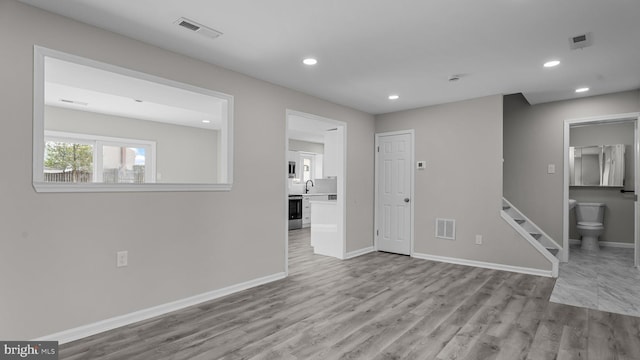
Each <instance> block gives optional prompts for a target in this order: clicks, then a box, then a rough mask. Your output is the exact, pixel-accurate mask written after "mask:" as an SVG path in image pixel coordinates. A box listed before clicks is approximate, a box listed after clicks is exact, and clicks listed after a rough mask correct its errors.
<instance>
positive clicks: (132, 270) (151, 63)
mask: <svg viewBox="0 0 640 360" xmlns="http://www.w3.org/2000/svg"><path fill="white" fill-rule="evenodd" d="M25 24H29V26H24V25H25ZM16 29H20V31H16ZM35 44H37V45H41V46H44V47H48V48H52V49H56V50H60V51H64V52H68V53H72V54H76V55H79V56H83V57H87V58H91V59H95V60H98V61H103V62H107V63H111V64H114V65H118V66H123V67H126V68H131V69H133V70H137V71H141V72H146V73H150V74H153V75H157V76H162V77H166V78H169V79H171V80H176V81H180V82H184V83H188V84H193V85H195V86H199V87H203V88H209V89H212V90H217V91H221V92H224V93H227V94H231V95H233V96H234V97H235V122H234V147H235V148H234V180H235V182H234V184H233V189H232V191H230V192H196V193H185V192H179V193H171V192H161V193H94V194H92V193H82V194H73V193H59V194H54V193H36V192H35V191H34V189H33V188H32V185H31V183H32V181H31V176H32V174H31V169H32V154H31V152H32V150H31V149H32V112H33V110H32V108H33V104H32V98H33V75H32V72H33V46H34V45H35ZM0 46H2V56H1V57H0V80H1V81H0V99H2V100H0V114H1V117H2V121H0V144H1V146H2V150H3V151H2V153H1V155H0V157H1V160H2V163H3V170H2V176H0V277H1V280H2V286H1V287H0V339H4V340H12V339H16V340H25V339H32V338H37V337H41V336H45V335H48V334H52V333H56V332H60V331H63V330H67V329H71V328H76V327H79V326H83V325H87V324H91V323H94V322H98V321H101V320H105V319H110V318H113V317H117V316H121V315H126V314H129V313H132V312H136V311H140V310H144V309H148V308H151V307H154V306H159V305H162V304H166V303H170V302H173V301H179V300H181V299H185V298H192V297H194V296H197V295H199V294H204V293H211V292H212V291H214V292H215V291H216V290H218V289H225V288H229V287H233V286H234V285H236V284H242V283H248V282H251V281H252V280H255V279H261V278H265V277H268V276H271V275H277V274H284V272H285V270H286V269H285V268H284V264H285V259H284V256H285V249H284V245H285V244H284V235H285V229H286V216H285V213H286V209H285V207H286V202H285V196H286V194H285V183H286V167H285V144H286V139H285V111H286V109H288V108H289V109H296V110H299V111H303V112H307V113H311V114H317V115H319V116H324V117H328V118H332V119H336V120H340V121H344V122H346V123H347V126H348V134H349V137H348V167H349V168H350V169H357V171H350V172H349V174H348V176H347V198H346V202H347V219H348V224H347V251H353V250H357V249H363V248H367V247H370V246H372V238H373V230H372V229H373V196H372V194H373V176H372V174H373V151H372V149H373V139H374V119H373V116H371V115H368V114H365V113H362V112H359V111H356V110H353V109H349V108H346V107H343V106H339V105H335V104H332V103H329V102H327V101H324V100H321V99H318V98H314V97H311V96H308V95H304V94H301V93H299V92H295V91H293V90H289V89H285V88H282V87H280V86H276V85H273V84H270V83H267V82H263V81H259V80H256V79H253V78H250V77H248V76H245V75H242V74H239V73H236V72H233V71H229V70H226V69H223V68H220V67H217V66H213V65H210V64H206V63H203V62H201V61H197V60H194V59H191V58H188V57H185V56H182V55H178V54H175V53H172V52H169V51H165V50H162V49H160V48H157V47H154V46H151V45H148V44H144V43H141V42H139V41H135V40H132V39H129V38H126V37H123V36H120V35H117V34H114V33H110V32H107V31H104V30H101V29H98V28H95V27H91V26H88V25H86V24H82V23H79V22H76V21H72V20H69V19H67V18H64V17H61V16H58V15H54V14H52V13H48V12H46V11H42V10H39V9H36V8H33V7H30V6H28V5H24V4H22V3H19V2H17V1H15V0H3V1H0ZM249 224H250V225H251V226H247V225H249ZM119 250H128V251H129V266H128V267H125V268H116V266H115V263H116V258H115V256H116V252H117V251H119Z"/></svg>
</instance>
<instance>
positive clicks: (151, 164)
mask: <svg viewBox="0 0 640 360" xmlns="http://www.w3.org/2000/svg"><path fill="white" fill-rule="evenodd" d="M44 140H45V153H44V181H45V182H53V183H106V184H144V183H154V182H155V181H156V179H155V173H156V172H155V148H156V143H155V142H154V141H148V140H137V139H122V138H112V137H106V136H95V135H89V134H76V133H65V132H56V131H46V132H45V139H44Z"/></svg>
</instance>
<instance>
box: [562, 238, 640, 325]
mask: <svg viewBox="0 0 640 360" xmlns="http://www.w3.org/2000/svg"><path fill="white" fill-rule="evenodd" d="M633 255H634V250H633V249H626V248H614V247H601V249H600V251H599V252H597V253H596V252H590V251H585V250H582V249H581V248H580V245H579V244H577V245H571V247H570V250H569V262H568V263H560V276H559V277H558V279H557V280H556V284H555V287H554V288H553V292H552V293H551V299H550V301H552V302H555V303H560V304H567V305H574V306H581V307H586V308H590V309H597V310H601V311H608V312H613V313H618V314H624V315H632V316H640V270H638V269H636V268H634V267H633Z"/></svg>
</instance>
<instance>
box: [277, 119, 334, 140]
mask: <svg viewBox="0 0 640 360" xmlns="http://www.w3.org/2000/svg"><path fill="white" fill-rule="evenodd" d="M287 119H288V121H289V123H288V127H287V131H288V135H289V139H295V140H302V141H310V142H315V143H322V144H324V135H325V133H326V132H327V131H332V130H335V128H336V124H332V123H330V122H327V121H322V120H319V119H311V118H308V117H304V116H299V115H288V117H287Z"/></svg>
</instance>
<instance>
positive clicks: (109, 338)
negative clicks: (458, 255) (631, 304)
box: [60, 229, 640, 360]
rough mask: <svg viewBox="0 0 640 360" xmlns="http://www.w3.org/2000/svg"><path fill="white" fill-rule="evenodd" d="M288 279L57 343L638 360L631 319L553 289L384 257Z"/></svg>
mask: <svg viewBox="0 0 640 360" xmlns="http://www.w3.org/2000/svg"><path fill="white" fill-rule="evenodd" d="M289 254H290V262H289V270H290V276H289V277H288V278H286V279H283V280H280V281H277V282H273V283H270V284H266V285H263V286H259V287H256V288H253V289H250V290H246V291H242V292H239V293H236V294H233V295H230V296H227V297H224V298H221V299H218V300H214V301H210V302H207V303H203V304H201V305H198V306H193V307H190V308H187V309H184V310H180V311H177V312H174V313H171V314H167V315H165V316H161V317H158V318H154V319H150V320H147V321H143V322H140V323H136V324H132V325H130V326H126V327H123V328H120V329H116V330H112V331H109V332H105V333H102V334H98V335H95V336H92V337H89V338H85V339H82V340H79V341H75V342H72V343H69V344H65V345H63V346H61V348H60V359H95V360H103V359H104V360H106V359H128V360H131V359H154V360H155V359H176V360H177V359H185V360H186V359H189V360H201V359H202V360H203V359H283V360H295V359H442V360H444V359H482V360H485V359H508V360H515V359H532V360H539V359H591V360H605V359H628V360H631V359H634V360H638V359H640V318H637V317H632V316H625V315H619V314H612V313H607V312H602V311H598V310H591V309H586V308H581V307H574V306H569V305H563V304H556V303H551V302H549V296H550V294H551V291H552V289H553V286H554V280H553V279H549V278H543V277H537V276H530V275H522V274H516V273H510V272H504V271H497V270H488V269H481V268H474V267H468V266H460V265H453V264H445V263H438V262H433V261H426V260H420V259H414V258H410V257H407V256H400V255H394V254H388V253H371V254H367V255H364V256H360V257H357V258H355V259H351V260H346V261H340V260H337V259H333V258H329V257H324V256H316V255H313V253H312V250H311V247H310V246H309V231H308V230H305V229H303V230H295V231H292V232H291V233H290V246H289Z"/></svg>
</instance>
